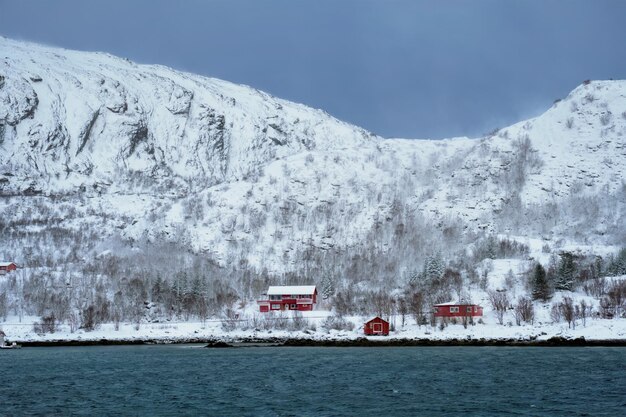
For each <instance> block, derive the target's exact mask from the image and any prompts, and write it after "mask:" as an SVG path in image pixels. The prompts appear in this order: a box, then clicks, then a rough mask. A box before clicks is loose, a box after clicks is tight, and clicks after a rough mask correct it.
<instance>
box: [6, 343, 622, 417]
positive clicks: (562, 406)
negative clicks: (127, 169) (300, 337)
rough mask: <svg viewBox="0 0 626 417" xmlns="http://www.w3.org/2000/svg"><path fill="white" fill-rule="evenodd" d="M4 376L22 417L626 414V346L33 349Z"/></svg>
mask: <svg viewBox="0 0 626 417" xmlns="http://www.w3.org/2000/svg"><path fill="white" fill-rule="evenodd" d="M0 375H1V376H2V379H3V383H2V384H0V415H10V416H15V415H63V416H67V415H88V416H92V415H131V416H132V415H150V416H153V415H189V416H195V415H215V416H231V415H232V416H241V415H250V416H252V415H254V416H289V415H296V416H313V415H321V416H370V415H375V416H414V415H423V416H448V415H449V416H458V415H459V413H465V414H466V415H493V416H501V415H529V416H536V415H550V416H583V415H589V416H611V417H615V416H626V348H539V347H537V348H528V347H527V348H514V347H511V348H507V347H400V348H394V347H389V348H322V347H312V348H305V347H299V348H282V347H262V348H260V347H250V348H237V349H201V348H198V347H192V346H183V345H169V346H110V347H60V348H24V349H21V350H13V351H0Z"/></svg>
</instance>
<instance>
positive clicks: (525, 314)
mask: <svg viewBox="0 0 626 417" xmlns="http://www.w3.org/2000/svg"><path fill="white" fill-rule="evenodd" d="M534 320H535V308H534V306H533V300H531V299H530V298H528V297H524V296H520V297H519V298H518V299H517V305H516V306H515V323H516V324H517V325H518V326H521V324H522V322H526V323H530V324H532V323H533V321H534Z"/></svg>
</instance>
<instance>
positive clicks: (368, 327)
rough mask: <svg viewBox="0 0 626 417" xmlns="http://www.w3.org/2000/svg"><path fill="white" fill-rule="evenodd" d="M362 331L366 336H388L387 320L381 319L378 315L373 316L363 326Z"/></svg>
mask: <svg viewBox="0 0 626 417" xmlns="http://www.w3.org/2000/svg"><path fill="white" fill-rule="evenodd" d="M363 332H364V333H365V334H366V335H368V336H377V335H382V336H388V335H389V322H388V321H386V320H383V319H381V318H380V317H378V316H377V317H374V318H373V319H371V320H370V321H368V322H367V323H365V326H364V327H363Z"/></svg>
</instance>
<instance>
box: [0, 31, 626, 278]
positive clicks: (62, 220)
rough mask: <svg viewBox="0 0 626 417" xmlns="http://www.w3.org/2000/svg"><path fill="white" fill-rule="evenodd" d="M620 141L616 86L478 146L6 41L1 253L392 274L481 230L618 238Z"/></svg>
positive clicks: (624, 146) (620, 97) (623, 130)
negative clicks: (145, 253) (175, 255)
mask: <svg viewBox="0 0 626 417" xmlns="http://www.w3.org/2000/svg"><path fill="white" fill-rule="evenodd" d="M625 135H626V81H591V82H585V83H583V84H582V85H580V86H579V87H577V88H576V89H575V90H574V91H572V92H571V93H570V95H568V96H567V97H566V98H564V99H563V100H560V101H558V102H555V103H554V105H553V106H552V107H550V108H549V109H548V110H547V111H546V112H545V113H543V114H542V115H540V116H539V117H537V118H534V119H531V120H528V121H523V122H520V123H518V124H515V125H513V126H510V127H506V128H502V129H499V130H498V131H494V133H493V134H490V135H488V136H486V137H483V138H478V139H469V138H454V139H447V140H408V139H383V138H380V137H377V136H375V135H372V134H371V133H369V132H367V131H365V130H364V129H362V128H359V127H356V126H353V125H350V124H347V123H344V122H341V121H339V120H337V119H335V118H333V117H331V116H330V115H328V114H327V113H325V112H323V111H321V110H315V109H311V108H309V107H306V106H304V105H300V104H295V103H291V102H288V101H285V100H280V99H277V98H275V97H272V96H270V95H268V94H266V93H263V92H260V91H258V90H255V89H253V88H250V87H247V86H241V85H235V84H232V83H229V82H225V81H221V80H217V79H213V78H207V77H202V76H197V75H193V74H188V73H183V72H179V71H175V70H172V69H169V68H166V67H162V66H147V65H137V64H135V63H133V62H131V61H128V60H125V59H120V58H116V57H114V56H111V55H108V54H102V53H85V52H76V51H69V50H64V49H58V48H50V47H44V46H40V45H36V44H31V43H24V42H17V41H13V40H9V39H6V38H0V154H1V155H2V160H1V161H0V193H1V195H2V196H3V198H2V199H1V200H0V204H1V206H0V210H1V211H2V217H3V220H2V222H3V223H2V225H1V226H2V228H1V229H2V230H3V233H4V234H3V237H4V238H6V239H7V241H8V243H7V246H5V249H4V250H5V253H4V256H5V257H8V256H13V257H17V258H20V257H21V259H20V260H21V261H23V260H24V259H25V258H27V257H29V256H30V257H32V256H35V255H36V254H35V253H34V252H37V251H38V250H41V248H43V247H47V246H46V244H45V243H42V244H40V245H29V244H25V243H24V242H27V240H25V239H27V238H28V239H32V238H33V236H34V235H37V234H41V233H44V234H46V233H47V234H48V235H49V236H50V237H49V238H46V239H47V241H51V240H54V239H55V236H56V235H57V234H60V235H71V236H73V237H72V239H73V240H72V241H73V242H78V243H76V245H77V246H78V247H79V249H76V248H75V247H73V248H71V249H70V248H65V249H64V248H59V247H57V248H55V253H53V254H49V253H48V254H46V255H45V256H53V257H58V258H63V259H71V258H72V257H73V258H77V257H78V258H80V257H81V256H90V255H95V254H97V253H99V252H102V251H103V250H105V249H108V248H109V247H113V246H114V244H113V243H111V242H115V245H117V244H119V242H122V244H128V245H133V246H136V245H137V244H138V243H142V244H147V245H150V244H155V243H162V242H172V243H175V244H176V245H178V246H180V247H183V248H186V249H189V250H191V251H193V252H194V253H197V254H201V255H202V256H204V257H206V258H208V259H211V260H212V261H214V262H216V263H217V264H219V265H223V266H235V267H237V266H238V267H245V266H250V267H252V268H253V269H255V270H257V271H261V270H263V269H266V270H267V271H269V272H270V273H272V272H274V273H283V272H290V271H298V272H299V273H304V274H308V273H311V271H313V270H326V269H327V268H328V265H329V264H333V263H335V264H336V263H337V262H339V260H338V259H339V258H340V257H342V256H343V258H341V259H342V261H341V262H343V265H344V267H345V268H346V269H350V268H351V266H350V263H351V262H353V263H354V264H355V265H356V264H357V263H358V262H357V261H362V263H365V264H368V265H372V264H373V263H377V264H380V265H381V266H380V270H385V268H386V267H385V266H384V265H383V264H384V263H385V262H389V264H390V265H391V264H393V265H394V266H390V268H391V269H390V271H392V273H397V272H399V271H400V270H402V269H403V268H410V267H414V266H415V265H417V264H419V262H421V260H422V259H423V256H424V255H425V254H427V253H433V252H443V253H449V251H452V250H458V249H460V248H462V246H463V245H464V244H465V243H467V242H472V241H474V240H475V239H476V238H478V237H480V236H482V235H485V234H495V233H501V234H509V235H513V236H515V235H525V236H532V237H539V238H542V239H546V240H547V241H548V240H549V241H550V242H552V243H553V244H556V242H558V240H559V239H565V240H568V241H572V240H573V241H576V242H580V243H586V244H593V243H602V244H620V243H621V244H623V243H624V242H625V241H626V225H625V223H626V222H625V221H624V208H625V195H626V192H625V188H626V186H625V183H624V172H626V139H625V138H624V137H625ZM12 234H13V235H12ZM11 236H13V237H12V238H11ZM87 241H89V242H91V243H90V244H85V242H87ZM25 246H26V247H28V248H29V249H28V251H26V252H25V251H24V247H25ZM70 246H73V245H70ZM70 252H72V254H73V255H72V256H71V257H70V255H69V253H70ZM39 255H40V256H44V255H41V254H39ZM381 256H382V257H384V258H386V260H385V261H382V260H381V261H380V262H378V261H376V259H375V258H377V257H381ZM366 260H367V262H366ZM354 268H355V270H354V271H353V273H355V274H356V273H360V272H359V271H358V266H354ZM361 272H363V271H361ZM365 272H367V271H365Z"/></svg>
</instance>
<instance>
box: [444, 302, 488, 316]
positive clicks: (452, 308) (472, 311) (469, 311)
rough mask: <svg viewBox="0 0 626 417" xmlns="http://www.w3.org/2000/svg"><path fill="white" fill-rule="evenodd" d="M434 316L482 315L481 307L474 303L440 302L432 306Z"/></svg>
mask: <svg viewBox="0 0 626 417" xmlns="http://www.w3.org/2000/svg"><path fill="white" fill-rule="evenodd" d="M433 313H434V315H435V317H479V316H482V315H483V308H482V307H481V306H479V305H476V304H467V303H453V302H450V303H442V304H435V305H434V306H433Z"/></svg>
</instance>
